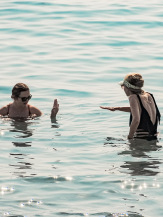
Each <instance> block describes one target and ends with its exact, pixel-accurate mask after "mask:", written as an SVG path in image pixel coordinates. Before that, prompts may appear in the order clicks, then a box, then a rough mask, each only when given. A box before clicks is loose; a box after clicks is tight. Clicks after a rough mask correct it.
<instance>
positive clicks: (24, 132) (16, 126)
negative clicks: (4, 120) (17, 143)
mask: <svg viewBox="0 0 163 217" xmlns="http://www.w3.org/2000/svg"><path fill="white" fill-rule="evenodd" d="M32 123H33V122H29V121H25V120H23V119H17V120H12V121H11V127H13V129H10V132H16V133H18V135H16V137H17V138H27V137H31V136H32V135H33V129H28V127H29V126H30V125H31V124H32ZM20 133H21V134H20Z"/></svg>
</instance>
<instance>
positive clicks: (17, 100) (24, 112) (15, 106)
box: [0, 83, 59, 119]
mask: <svg viewBox="0 0 163 217" xmlns="http://www.w3.org/2000/svg"><path fill="white" fill-rule="evenodd" d="M11 98H12V99H13V102H12V103H9V104H8V105H6V106H4V107H2V108H1V109H0V116H7V117H9V118H34V117H39V116H41V115H42V112H41V111H40V110H39V109H38V108H36V107H35V106H32V105H30V104H28V102H29V100H30V99H31V98H32V95H31V94H30V90H29V87H28V86H27V85H26V84H23V83H17V84H16V85H15V86H14V87H13V89H12V95H11ZM58 110H59V105H58V102H57V99H55V100H54V105H53V108H52V110H51V118H52V119H55V118H56V115H57V113H58Z"/></svg>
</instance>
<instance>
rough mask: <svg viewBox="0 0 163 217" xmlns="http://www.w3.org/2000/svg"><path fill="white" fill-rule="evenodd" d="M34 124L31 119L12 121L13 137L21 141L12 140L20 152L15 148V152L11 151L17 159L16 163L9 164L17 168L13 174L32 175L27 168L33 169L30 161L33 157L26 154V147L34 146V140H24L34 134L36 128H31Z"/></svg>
mask: <svg viewBox="0 0 163 217" xmlns="http://www.w3.org/2000/svg"><path fill="white" fill-rule="evenodd" d="M32 124H33V122H31V121H30V120H24V119H14V120H11V122H10V125H11V127H12V128H11V129H10V130H9V131H10V132H12V133H14V137H13V138H17V139H19V140H20V141H13V142H12V144H13V145H14V146H15V147H17V148H19V149H16V150H17V151H18V153H15V151H16V150H15V149H14V152H13V153H12V152H11V153H10V156H11V157H13V158H14V160H15V161H14V163H10V164H9V166H10V167H13V168H14V169H15V170H14V172H13V174H14V175H16V176H19V177H29V176H30V177H31V174H30V175H27V170H31V169H32V166H33V163H31V162H29V161H30V160H31V157H30V156H29V154H26V152H27V149H24V148H30V147H31V146H32V142H31V141H22V140H25V139H27V138H29V137H31V136H32V135H33V132H34V130H33V129H30V128H29V127H30V126H31V125H32ZM20 148H23V149H20ZM34 175H35V174H34Z"/></svg>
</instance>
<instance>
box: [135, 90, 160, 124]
mask: <svg viewBox="0 0 163 217" xmlns="http://www.w3.org/2000/svg"><path fill="white" fill-rule="evenodd" d="M146 93H148V92H146ZM148 94H149V95H150V96H151V97H152V99H153V102H154V104H155V107H156V116H157V118H158V121H159V123H160V119H161V114H160V112H159V110H158V107H157V104H156V101H155V98H154V96H153V94H151V93H148ZM137 97H138V99H139V102H140V105H141V108H142V109H145V108H144V106H143V104H142V101H141V99H140V96H139V95H138V94H137ZM145 110H146V109H145Z"/></svg>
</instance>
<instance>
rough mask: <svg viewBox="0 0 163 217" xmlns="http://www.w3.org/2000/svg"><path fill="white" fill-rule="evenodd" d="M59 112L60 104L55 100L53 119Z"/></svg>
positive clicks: (52, 112) (52, 111)
mask: <svg viewBox="0 0 163 217" xmlns="http://www.w3.org/2000/svg"><path fill="white" fill-rule="evenodd" d="M58 111H59V104H58V101H57V99H55V100H54V104H53V108H52V110H51V118H55V117H56V115H57V113H58Z"/></svg>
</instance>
